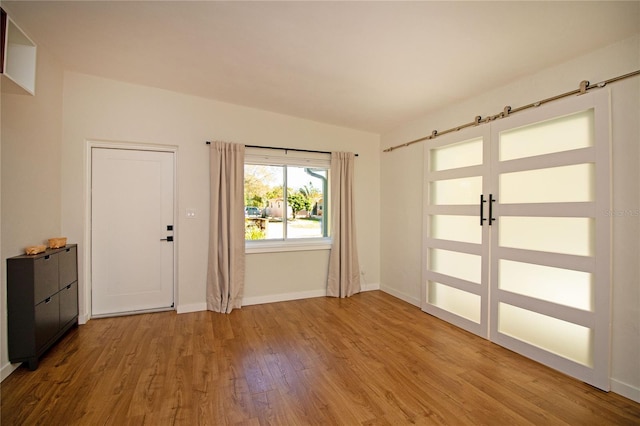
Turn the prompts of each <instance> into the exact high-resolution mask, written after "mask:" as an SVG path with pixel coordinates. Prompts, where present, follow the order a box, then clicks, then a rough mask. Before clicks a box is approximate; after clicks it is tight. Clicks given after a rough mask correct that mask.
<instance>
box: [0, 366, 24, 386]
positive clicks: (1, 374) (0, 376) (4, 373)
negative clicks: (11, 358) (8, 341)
mask: <svg viewBox="0 0 640 426" xmlns="http://www.w3.org/2000/svg"><path fill="white" fill-rule="evenodd" d="M18 367H20V364H5V365H3V366H2V368H0V382H1V381H3V380H4V379H6V378H7V377H9V374H11V373H13V372H14V371H15V370H16V369H17V368H18Z"/></svg>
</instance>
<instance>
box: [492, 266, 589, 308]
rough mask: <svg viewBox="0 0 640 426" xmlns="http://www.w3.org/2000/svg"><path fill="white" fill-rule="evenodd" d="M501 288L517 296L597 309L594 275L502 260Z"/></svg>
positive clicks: (500, 270) (500, 271) (500, 268)
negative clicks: (595, 304) (594, 296)
mask: <svg viewBox="0 0 640 426" xmlns="http://www.w3.org/2000/svg"><path fill="white" fill-rule="evenodd" d="M498 286H499V287H500V288H501V289H503V290H507V291H510V292H513V293H518V294H522V295H525V296H529V297H535V298H536V299H541V300H546V301H549V302H553V303H558V304H561V305H565V306H571V307H574V308H577V309H583V310H585V311H591V310H593V274H591V273H589V272H582V271H573V270H570V269H562V268H554V267H551V266H543V265H534V264H531V263H522V262H514V261H511V260H505V259H500V261H499V284H498Z"/></svg>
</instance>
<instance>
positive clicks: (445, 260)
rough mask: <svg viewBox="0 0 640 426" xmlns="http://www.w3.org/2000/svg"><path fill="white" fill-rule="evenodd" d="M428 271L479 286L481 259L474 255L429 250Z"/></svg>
mask: <svg viewBox="0 0 640 426" xmlns="http://www.w3.org/2000/svg"><path fill="white" fill-rule="evenodd" d="M429 269H430V270H432V271H434V272H438V273H440V274H445V275H449V276H452V277H456V278H460V279H463V280H467V281H471V282H474V283H477V284H480V280H481V275H480V273H481V270H482V258H481V257H480V256H478V255H475V254H468V253H459V252H455V251H449V250H440V249H429Z"/></svg>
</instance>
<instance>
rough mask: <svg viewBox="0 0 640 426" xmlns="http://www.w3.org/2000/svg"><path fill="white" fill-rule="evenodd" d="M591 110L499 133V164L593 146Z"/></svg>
mask: <svg viewBox="0 0 640 426" xmlns="http://www.w3.org/2000/svg"><path fill="white" fill-rule="evenodd" d="M593 142H594V125H593V110H592V109H590V110H587V111H582V112H579V113H577V114H572V115H568V116H565V117H560V118H555V119H553V120H548V121H543V122H540V123H536V124H532V125H530V126H525V127H520V128H518V129H512V130H507V131H504V132H501V133H500V161H506V160H513V159H515V158H526V157H532V156H534V155H542V154H550V153H553V152H561V151H568V150H571V149H578V148H586V147H590V146H593Z"/></svg>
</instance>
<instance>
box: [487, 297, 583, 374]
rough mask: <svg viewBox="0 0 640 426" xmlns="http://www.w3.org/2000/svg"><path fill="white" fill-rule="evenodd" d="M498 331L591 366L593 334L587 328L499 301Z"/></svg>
mask: <svg viewBox="0 0 640 426" xmlns="http://www.w3.org/2000/svg"><path fill="white" fill-rule="evenodd" d="M498 331H499V332H500V333H503V334H506V335H509V336H511V337H513V338H516V339H518V340H522V341H523V342H527V343H529V344H531V345H534V346H537V347H539V348H542V349H545V350H547V351H549V352H552V353H555V354H556V355H560V356H562V357H564V358H568V359H570V360H573V361H575V362H578V363H580V364H583V365H586V366H588V367H591V366H593V349H592V343H591V342H592V339H593V336H592V332H591V330H590V329H589V328H587V327H583V326H581V325H577V324H573V323H570V322H567V321H563V320H559V319H557V318H553V317H549V316H546V315H542V314H539V313H537V312H531V311H527V310H526V309H522V308H518V307H515V306H512V305H507V304H506V303H500V305H499V307H498Z"/></svg>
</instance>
